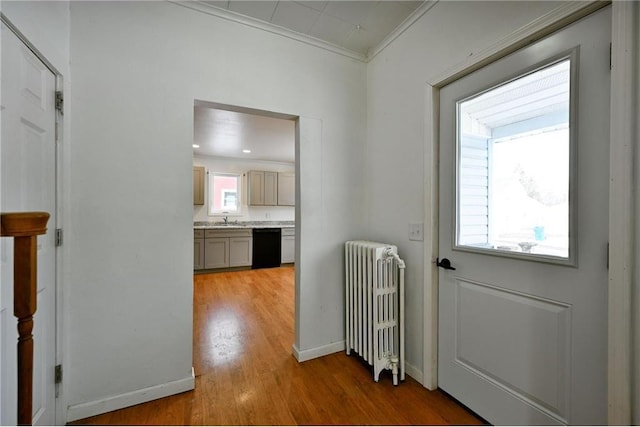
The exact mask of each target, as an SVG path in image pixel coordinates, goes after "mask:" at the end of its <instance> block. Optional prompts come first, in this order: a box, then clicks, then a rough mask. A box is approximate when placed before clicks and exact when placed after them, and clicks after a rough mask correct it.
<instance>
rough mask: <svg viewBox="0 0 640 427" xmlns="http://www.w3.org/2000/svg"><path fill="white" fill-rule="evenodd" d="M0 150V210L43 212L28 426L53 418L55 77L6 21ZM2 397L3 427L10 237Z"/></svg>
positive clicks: (7, 263)
mask: <svg viewBox="0 0 640 427" xmlns="http://www.w3.org/2000/svg"><path fill="white" fill-rule="evenodd" d="M1 31H2V33H1V37H2V74H0V78H1V80H2V88H1V95H2V97H1V105H0V109H1V114H2V116H1V126H2V140H1V145H0V158H1V174H0V177H1V178H0V179H1V181H0V183H1V190H2V195H1V199H0V203H1V205H0V209H1V210H2V211H3V212H21V211H45V212H49V214H50V215H51V217H50V219H49V222H48V223H47V228H48V231H47V234H46V235H42V236H38V251H37V253H38V276H37V281H38V289H37V296H38V299H37V311H36V314H35V316H34V329H33V335H34V374H33V423H34V424H43V425H53V424H55V423H56V419H55V381H54V371H55V342H56V341H55V338H56V337H55V332H56V315H55V297H56V295H55V277H56V260H55V258H56V253H55V251H56V249H55V228H56V140H55V138H56V136H55V126H56V124H55V114H56V113H55V80H56V78H55V75H54V74H53V73H52V72H51V71H50V70H49V69H47V67H46V66H45V65H44V64H43V63H42V62H41V61H40V60H39V59H38V58H37V57H36V56H35V55H34V54H33V53H32V52H31V51H30V50H29V49H28V48H27V46H25V45H24V44H23V43H22V42H21V41H20V40H19V39H18V38H17V37H16V36H15V35H14V34H13V33H12V32H11V31H10V30H9V29H8V28H7V27H6V26H5V25H4V24H3V25H2V28H1ZM0 244H1V251H2V252H1V255H0V257H1V259H2V263H1V269H2V270H1V278H2V290H1V293H0V334H1V337H0V339H1V341H0V345H1V348H2V349H1V364H0V381H1V382H0V384H1V388H0V394H1V402H2V411H1V414H0V418H1V421H2V424H3V425H15V424H16V422H17V407H16V405H17V403H16V402H17V395H16V394H17V390H16V389H17V383H16V382H17V373H16V364H17V355H16V344H17V336H18V334H17V329H16V318H15V317H14V315H13V239H11V238H6V237H3V238H2V241H1V243H0Z"/></svg>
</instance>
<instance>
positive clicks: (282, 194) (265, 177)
mask: <svg viewBox="0 0 640 427" xmlns="http://www.w3.org/2000/svg"><path fill="white" fill-rule="evenodd" d="M247 175H248V177H249V179H248V181H247V190H248V197H247V201H248V204H249V206H294V205H295V174H294V173H293V172H280V173H278V172H269V171H249V173H248V174H247Z"/></svg>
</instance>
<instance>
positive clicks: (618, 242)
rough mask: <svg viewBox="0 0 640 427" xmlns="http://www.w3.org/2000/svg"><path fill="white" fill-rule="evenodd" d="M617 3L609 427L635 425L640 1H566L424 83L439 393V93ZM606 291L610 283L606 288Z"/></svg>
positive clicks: (431, 379)
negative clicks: (633, 306) (633, 292)
mask: <svg viewBox="0 0 640 427" xmlns="http://www.w3.org/2000/svg"><path fill="white" fill-rule="evenodd" d="M609 4H612V49H611V51H612V60H611V62H612V71H611V106H610V166H611V167H610V176H609V182H610V184H609V259H610V262H609V279H608V286H609V302H608V315H607V316H608V342H609V346H608V347H609V350H608V362H607V374H608V375H607V378H608V392H607V393H608V422H609V424H617V425H629V424H630V423H631V415H632V405H631V390H632V380H631V377H632V373H633V371H632V340H631V337H632V332H633V329H632V323H631V322H632V318H631V316H632V315H631V313H632V310H631V301H632V300H631V287H632V280H633V270H632V267H633V261H634V259H633V249H634V245H635V236H634V234H633V233H634V221H635V219H634V206H635V201H634V199H633V197H632V195H633V192H632V190H633V188H634V182H633V168H634V161H633V159H634V157H633V152H634V144H635V141H634V140H633V137H634V130H633V126H634V122H633V120H632V118H633V117H637V115H638V113H639V111H638V107H637V106H636V105H634V97H635V94H634V93H633V92H632V91H631V90H629V88H633V87H634V83H633V82H634V78H635V75H634V74H633V70H634V64H635V62H637V60H638V57H637V53H634V49H632V48H630V47H633V44H634V36H635V35H636V34H638V31H639V28H638V27H639V26H640V24H639V23H638V22H637V21H636V20H635V18H634V17H635V16H636V14H637V8H638V7H640V5H639V4H637V2H619V1H613V2H609V1H590V2H564V4H562V5H561V6H559V7H557V8H555V9H553V10H552V11H550V12H548V13H547V14H545V15H543V16H541V17H540V18H538V19H536V20H534V21H533V22H531V23H529V24H527V25H525V26H523V27H522V28H519V29H517V30H516V31H514V32H512V33H511V34H509V35H507V36H506V37H504V38H503V39H501V40H499V41H497V42H496V43H494V44H493V45H491V46H489V47H488V48H486V49H484V50H482V51H479V52H477V53H475V54H473V55H472V56H470V57H469V59H467V60H466V61H464V62H462V63H460V64H457V65H455V66H454V67H452V68H450V69H448V70H447V71H445V72H444V73H442V74H440V75H437V76H434V77H433V78H431V79H428V80H427V82H426V84H425V110H426V111H425V128H424V130H425V150H424V153H425V158H424V162H425V167H428V168H430V170H431V173H430V174H429V173H427V174H425V182H424V201H425V202H424V203H425V204H424V222H425V225H426V226H425V230H424V233H425V236H424V241H425V245H424V253H423V255H424V259H423V266H424V329H423V331H424V336H423V371H424V372H423V374H424V377H423V385H424V386H425V387H426V388H428V389H429V390H435V389H437V388H438V268H436V267H435V260H436V258H437V256H438V242H439V241H438V239H439V236H438V223H439V218H438V209H439V196H438V185H439V164H438V159H439V144H440V142H439V121H440V117H439V114H440V112H439V108H440V89H441V88H442V87H444V86H446V85H447V84H449V83H451V82H453V81H454V80H457V79H459V78H461V77H463V76H465V75H467V74H470V73H472V72H473V71H476V70H478V69H479V68H482V67H483V66H485V65H487V64H489V63H491V62H494V61H496V60H498V59H500V58H502V57H505V56H507V55H508V54H510V53H513V52H515V51H516V50H518V49H520V48H522V47H524V46H526V45H528V44H530V43H532V42H533V41H536V40H540V39H542V38H543V37H545V36H547V35H549V34H551V33H553V32H555V31H557V30H559V29H561V28H563V27H565V26H567V25H569V24H571V23H573V22H575V21H577V20H579V19H581V18H583V17H585V16H587V15H589V14H590V13H593V12H595V11H596V10H599V9H601V8H603V7H605V6H608V5H609ZM604 285H605V284H603V286H604Z"/></svg>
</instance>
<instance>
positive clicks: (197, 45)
mask: <svg viewBox="0 0 640 427" xmlns="http://www.w3.org/2000/svg"><path fill="white" fill-rule="evenodd" d="M71 59H72V66H73V76H74V81H73V83H74V86H73V96H72V98H71V100H70V104H71V105H70V107H71V112H72V114H73V118H74V122H73V134H72V140H71V153H70V156H71V182H72V189H71V201H70V206H71V215H72V226H71V230H70V231H69V233H68V245H69V247H70V248H71V257H70V259H71V260H72V263H73V265H72V273H71V277H70V278H69V286H68V287H69V296H68V298H69V306H70V324H69V336H70V346H69V349H70V351H69V353H70V354H69V358H70V365H71V366H72V367H73V369H72V370H71V372H70V375H69V376H70V378H69V380H70V390H69V399H68V403H69V405H71V408H70V418H77V417H79V416H86V415H87V414H89V413H91V412H92V411H94V412H99V411H104V410H105V409H106V408H107V406H108V405H104V400H105V399H106V400H107V401H108V402H111V403H114V402H115V403H117V404H122V403H123V402H124V401H125V400H126V399H125V397H126V396H129V395H127V393H130V395H133V396H140V395H142V394H144V391H143V390H142V389H144V388H145V387H151V388H154V387H156V386H158V385H161V384H165V383H171V382H172V381H181V380H183V379H185V378H187V377H189V376H190V374H191V363H192V354H191V340H192V332H191V328H192V277H191V274H192V220H193V212H192V207H191V206H192V188H191V186H192V176H191V174H192V148H191V147H190V141H192V138H193V135H192V133H193V102H194V100H195V99H199V100H205V101H211V102H217V103H223V104H228V105H236V106H243V107H250V108H256V109H261V110H268V111H274V112H280V113H286V114H291V115H298V116H301V117H308V118H312V120H311V119H309V120H307V119H304V120H301V122H302V123H309V122H313V123H319V124H320V125H319V126H317V127H316V128H317V130H319V131H321V133H318V135H320V137H319V138H307V137H304V138H301V146H300V147H298V149H299V152H300V154H301V155H300V156H299V157H298V159H299V164H298V167H299V172H298V175H300V176H298V177H297V178H298V179H299V180H300V181H299V182H300V187H301V188H300V189H299V191H300V199H301V201H302V203H301V208H300V209H301V212H300V221H299V229H300V234H301V238H302V239H303V241H308V242H309V243H308V244H306V245H305V244H303V247H302V248H301V249H300V250H301V251H302V252H301V254H300V258H299V259H300V266H299V269H298V268H297V269H296V270H299V274H300V277H299V284H298V285H299V289H297V295H296V300H297V301H298V303H299V305H300V306H299V307H298V313H299V315H300V316H301V319H300V321H299V325H298V330H297V331H296V347H297V348H298V349H299V350H302V351H305V350H309V349H314V348H318V347H322V346H325V345H327V344H332V343H340V342H341V341H342V340H343V339H344V336H343V335H344V334H343V296H342V295H343V292H342V286H343V285H342V282H343V273H342V244H343V242H344V241H345V240H348V239H351V238H356V237H360V236H361V235H362V231H363V229H364V225H363V224H362V221H361V220H362V218H363V216H364V211H363V208H364V202H363V196H362V194H363V193H364V191H363V188H364V180H363V174H362V170H363V165H364V160H363V158H362V157H363V156H362V152H363V150H364V141H365V133H366V131H365V122H366V114H365V112H366V108H365V105H366V102H365V101H366V98H365V97H366V79H365V71H366V67H365V65H364V64H363V63H360V62H357V61H354V60H350V59H347V58H345V57H342V56H339V55H336V54H333V53H329V52H326V51H323V50H320V49H318V48H314V47H311V46H308V45H305V44H302V43H299V42H296V41H293V40H289V39H286V38H283V37H280V36H277V35H274V34H270V33H265V32H262V31H259V30H256V29H252V28H249V27H246V26H242V25H239V24H234V23H231V22H229V21H226V20H223V19H219V18H216V17H212V16H208V15H205V14H202V13H199V12H195V11H192V10H189V9H186V8H184V7H182V6H179V5H175V4H170V3H167V2H117V1H116V2H72V3H71ZM304 132H305V130H304V128H303V127H301V133H304ZM309 152H313V153H314V154H317V156H314V158H313V159H312V160H311V159H310V158H309V156H307V154H306V153H309ZM319 272H322V274H319ZM297 273H298V271H297ZM292 344H293V343H292ZM141 390H142V391H141ZM154 390H155V388H154Z"/></svg>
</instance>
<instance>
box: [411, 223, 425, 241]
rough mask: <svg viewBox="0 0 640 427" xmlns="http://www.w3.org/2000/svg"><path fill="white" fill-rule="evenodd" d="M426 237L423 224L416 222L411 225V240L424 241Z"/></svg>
mask: <svg viewBox="0 0 640 427" xmlns="http://www.w3.org/2000/svg"><path fill="white" fill-rule="evenodd" d="M423 239H424V235H423V232H422V223H421V222H416V223H411V224H409V240H416V241H420V242H421V241H422V240H423Z"/></svg>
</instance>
